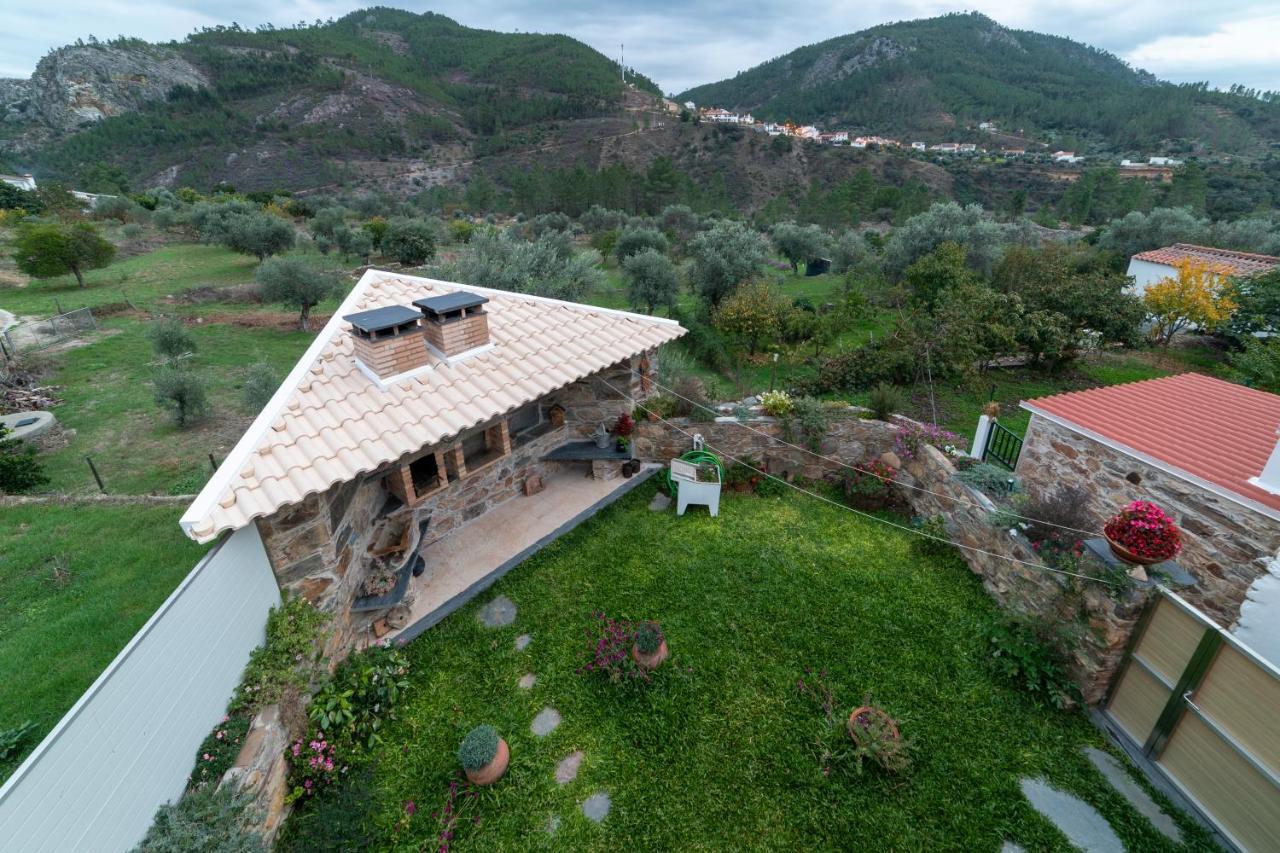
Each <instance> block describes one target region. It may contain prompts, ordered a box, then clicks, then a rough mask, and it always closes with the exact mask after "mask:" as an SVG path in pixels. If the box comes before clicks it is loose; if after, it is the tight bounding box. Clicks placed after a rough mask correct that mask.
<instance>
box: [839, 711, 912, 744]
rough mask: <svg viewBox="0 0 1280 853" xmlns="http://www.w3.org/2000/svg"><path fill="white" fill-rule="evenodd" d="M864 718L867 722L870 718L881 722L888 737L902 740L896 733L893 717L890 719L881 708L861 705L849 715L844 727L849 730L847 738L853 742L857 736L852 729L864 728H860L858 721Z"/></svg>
mask: <svg viewBox="0 0 1280 853" xmlns="http://www.w3.org/2000/svg"><path fill="white" fill-rule="evenodd" d="M864 717H865V718H867V719H868V720H870V719H871V718H875V719H879V720H881V721H883V722H884V723H885V725H886V726H887V728H888V729H889V735H890V737H892V738H893V739H894V740H901V739H902V735H900V734H899V733H898V724H897V723H896V722H894V720H893V717H890V716H889V714H888V713H887V712H886V711H884V710H883V709H882V708H877V707H875V706H874V705H863V706H861V707H859V708H854V709H853V712H852V713H851V714H849V722H848V724H847V726H846V728H848V730H849V737H851V738H853V739H854V740H857V739H858V736H857V734H856V733H855V731H854V727H855V726H860V727H862V728H865V726H861V723H860V721H861V720H862V719H863V718H864Z"/></svg>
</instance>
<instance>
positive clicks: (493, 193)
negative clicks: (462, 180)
mask: <svg viewBox="0 0 1280 853" xmlns="http://www.w3.org/2000/svg"><path fill="white" fill-rule="evenodd" d="M462 203H463V204H465V205H466V206H467V210H470V211H474V212H476V213H482V212H487V211H490V210H493V209H495V208H496V207H497V206H498V188H497V187H496V186H495V185H494V183H493V180H492V179H491V178H490V177H489V176H488V175H486V174H485V173H484V171H483V170H481V169H476V170H475V171H474V172H472V173H471V179H470V180H468V181H467V190H466V192H464V193H463V194H462Z"/></svg>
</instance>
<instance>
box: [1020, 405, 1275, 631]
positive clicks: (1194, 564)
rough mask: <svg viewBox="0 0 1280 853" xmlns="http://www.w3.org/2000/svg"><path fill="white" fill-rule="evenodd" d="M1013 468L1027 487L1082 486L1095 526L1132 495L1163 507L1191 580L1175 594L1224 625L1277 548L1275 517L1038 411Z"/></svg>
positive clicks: (1229, 623) (1234, 616)
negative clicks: (1180, 539) (1178, 534)
mask: <svg viewBox="0 0 1280 853" xmlns="http://www.w3.org/2000/svg"><path fill="white" fill-rule="evenodd" d="M1017 474H1018V477H1019V478H1020V479H1021V480H1022V482H1023V483H1024V484H1026V486H1027V487H1028V488H1029V489H1033V490H1035V491H1052V490H1053V489H1055V488H1057V487H1058V484H1076V485H1082V486H1084V487H1086V491H1087V492H1088V494H1089V509H1090V510H1091V511H1092V512H1093V515H1094V518H1095V519H1096V520H1097V521H1098V526H1099V529H1101V526H1102V524H1103V523H1105V521H1106V520H1107V519H1108V518H1110V517H1111V516H1112V515H1114V514H1115V512H1116V511H1117V510H1118V509H1119V508H1120V507H1122V506H1123V505H1125V504H1127V503H1129V502H1130V501H1133V500H1139V499H1140V500H1149V501H1151V502H1153V503H1155V504H1156V505H1158V506H1159V507H1160V508H1161V509H1163V510H1165V511H1166V512H1167V513H1169V514H1170V516H1172V518H1173V519H1174V521H1175V522H1177V524H1178V526H1179V527H1180V528H1181V529H1182V533H1183V543H1184V545H1183V552H1182V554H1181V556H1179V557H1178V564H1179V565H1181V566H1182V567H1183V568H1184V569H1186V570H1187V571H1188V572H1189V573H1190V574H1191V575H1192V576H1194V577H1195V579H1196V584H1195V586H1194V587H1193V588H1189V589H1186V590H1181V591H1180V592H1179V594H1180V595H1181V596H1182V597H1184V598H1186V599H1187V600H1188V601H1190V602H1191V603H1192V604H1194V605H1195V606H1196V607H1199V608H1200V609H1201V610H1203V611H1204V612H1205V613H1207V614H1208V615H1210V616H1211V617H1213V618H1214V619H1215V620H1216V621H1217V622H1218V623H1219V624H1220V625H1222V626H1223V627H1226V628H1230V627H1231V626H1232V625H1233V623H1234V622H1235V621H1236V620H1237V619H1238V618H1239V616H1240V606H1241V605H1242V604H1243V603H1244V600H1245V594H1246V593H1247V592H1248V590H1249V587H1250V585H1252V584H1253V582H1254V581H1256V580H1257V579H1258V578H1259V577H1261V576H1262V575H1264V574H1266V572H1267V570H1268V566H1269V565H1270V564H1271V562H1272V561H1273V560H1275V558H1276V556H1277V554H1280V521H1277V520H1276V519H1274V518H1270V517H1268V516H1266V515H1264V514H1262V513H1261V512H1258V511H1256V510H1254V509H1251V508H1249V507H1247V506H1245V505H1243V504H1240V503H1237V502H1236V501H1232V500H1229V499H1227V498H1224V497H1221V496H1219V495H1216V494H1214V493H1212V492H1210V491H1208V490H1207V489H1204V488H1201V487H1200V486H1198V485H1196V484H1195V483H1192V482H1190V481H1188V480H1185V479H1183V478H1181V477H1178V476H1175V475H1173V474H1170V473H1168V472H1167V471H1162V470H1160V469H1159V468H1156V467H1154V466H1152V465H1149V464H1147V463H1145V462H1143V461H1141V460H1139V459H1135V458H1134V457H1132V456H1129V455H1128V454H1125V453H1122V452H1121V451H1119V450H1115V449H1114V448H1111V447H1108V446H1106V445H1104V444H1101V443H1099V442H1097V441H1095V440H1093V439H1092V438H1090V437H1088V436H1086V435H1081V434H1080V433H1078V432H1075V431H1074V430H1071V429H1068V428H1067V427H1065V426H1062V425H1060V424H1057V423H1055V422H1053V421H1051V420H1048V419H1047V418H1043V417H1041V416H1039V415H1035V414H1033V415H1032V417H1031V424H1030V426H1029V427H1028V429H1027V436H1026V440H1025V442H1024V444H1023V446H1022V455H1021V456H1020V457H1019V459H1018V470H1017Z"/></svg>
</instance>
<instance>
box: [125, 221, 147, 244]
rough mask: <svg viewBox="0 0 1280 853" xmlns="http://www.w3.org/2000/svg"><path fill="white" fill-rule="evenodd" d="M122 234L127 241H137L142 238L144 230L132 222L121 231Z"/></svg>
mask: <svg viewBox="0 0 1280 853" xmlns="http://www.w3.org/2000/svg"><path fill="white" fill-rule="evenodd" d="M120 233H121V234H123V235H124V238H125V239H126V240H137V239H138V238H139V237H141V236H142V233H143V228H142V226H141V225H139V224H138V223H136V222H130V223H129V224H128V225H126V226H125V227H123V228H121V229H120Z"/></svg>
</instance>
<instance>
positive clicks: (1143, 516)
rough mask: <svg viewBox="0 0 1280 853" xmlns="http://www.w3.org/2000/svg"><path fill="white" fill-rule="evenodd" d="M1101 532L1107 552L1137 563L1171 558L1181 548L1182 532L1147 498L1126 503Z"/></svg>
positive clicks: (1149, 564)
mask: <svg viewBox="0 0 1280 853" xmlns="http://www.w3.org/2000/svg"><path fill="white" fill-rule="evenodd" d="M1102 532H1103V534H1104V535H1105V536H1106V537H1107V544H1109V545H1110V546H1111V553H1113V554H1115V555H1116V556H1117V557H1118V558H1120V559H1121V560H1123V561H1124V562H1126V563H1132V564H1133V565H1137V566H1152V565H1155V564H1156V563H1163V562H1164V561H1165V560H1172V559H1173V558H1174V557H1176V556H1177V555H1178V553H1179V552H1180V551H1181V550H1182V532H1181V531H1179V530H1178V526H1177V525H1176V524H1174V523H1173V519H1171V518H1170V517H1169V516H1168V515H1167V514H1166V513H1165V511H1164V510H1162V509H1160V507H1158V506H1156V505H1155V504H1153V503H1151V502H1150V501H1133V502H1132V503H1130V504H1128V505H1126V506H1125V508H1124V509H1122V510H1120V512H1118V513H1116V515H1115V516H1113V517H1112V519H1111V520H1110V521H1108V522H1107V525H1106V527H1104V528H1103V531H1102Z"/></svg>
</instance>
